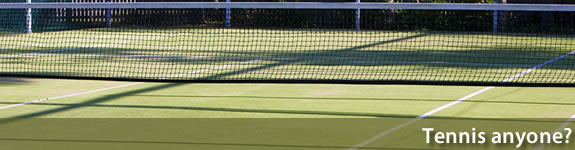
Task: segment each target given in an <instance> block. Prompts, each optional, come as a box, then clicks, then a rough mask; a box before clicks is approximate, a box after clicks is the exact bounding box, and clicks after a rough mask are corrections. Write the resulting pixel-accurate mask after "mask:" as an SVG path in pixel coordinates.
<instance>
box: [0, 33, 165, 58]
mask: <svg viewBox="0 0 575 150" xmlns="http://www.w3.org/2000/svg"><path fill="white" fill-rule="evenodd" d="M169 37H170V36H159V38H156V37H152V38H147V39H142V40H134V41H130V40H128V41H122V42H115V43H107V44H95V45H88V46H82V47H71V48H62V49H55V50H48V51H38V52H32V53H25V54H17V55H10V56H4V57H0V59H7V58H17V57H22V56H31V55H34V56H38V55H41V54H42V53H55V52H62V51H69V50H75V49H83V48H93V47H99V46H105V45H112V44H127V43H133V42H140V41H152V40H161V39H165V38H169ZM92 39H95V38H92ZM82 40H84V39H82ZM70 41H73V40H70ZM40 45H41V44H40ZM40 45H38V44H37V46H40ZM25 47H27V46H25ZM18 48H19V47H18Z"/></svg>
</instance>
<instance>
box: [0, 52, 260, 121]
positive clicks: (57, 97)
mask: <svg viewBox="0 0 575 150" xmlns="http://www.w3.org/2000/svg"><path fill="white" fill-rule="evenodd" d="M258 61H260V60H251V61H246V62H240V63H237V64H231V65H224V66H219V67H214V68H210V69H202V70H197V71H192V72H188V73H182V74H177V75H173V76H168V77H164V78H160V80H165V79H171V78H177V77H182V76H185V75H190V74H197V73H201V72H206V71H211V70H220V69H226V68H230V67H233V66H238V65H244V64H250V63H255V62H258ZM142 83H145V82H135V83H129V84H124V85H118V86H114V87H108V88H103V89H97V90H92V91H86V92H80V93H74V94H69V95H63V96H56V97H50V98H44V99H38V100H33V101H29V102H23V103H18V104H13V105H8V106H3V107H0V110H2V109H8V108H13V107H18V106H22V105H26V104H33V103H38V102H43V101H48V100H54V99H61V98H66V97H72V96H78V95H84V94H90V93H96V92H102V91H107V90H111V89H117V88H122V87H128V86H134V85H139V84H142Z"/></svg>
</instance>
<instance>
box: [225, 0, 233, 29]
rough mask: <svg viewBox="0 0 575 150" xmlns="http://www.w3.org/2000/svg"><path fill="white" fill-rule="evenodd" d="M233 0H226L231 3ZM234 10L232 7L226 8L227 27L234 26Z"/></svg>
mask: <svg viewBox="0 0 575 150" xmlns="http://www.w3.org/2000/svg"><path fill="white" fill-rule="evenodd" d="M230 2H231V0H226V3H230ZM231 13H232V10H231V9H230V8H226V27H228V28H229V27H231V26H232V22H231V20H232V16H231Z"/></svg>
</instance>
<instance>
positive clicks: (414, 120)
mask: <svg viewBox="0 0 575 150" xmlns="http://www.w3.org/2000/svg"><path fill="white" fill-rule="evenodd" d="M573 54H575V50H574V51H571V52H569V53H567V54H564V55H561V56H559V57H557V58H555V59H552V60H549V61H547V62H545V63H542V64H539V65H537V66H534V67H532V68H530V69H527V70H525V71H523V72H521V73H518V74H516V75H513V76H511V77H509V78H507V79H505V80H503V81H501V83H507V82H511V81H513V80H514V79H516V78H519V77H521V76H523V75H525V74H528V73H530V72H532V71H533V70H535V69H538V68H540V67H543V66H545V65H547V64H550V63H553V62H555V61H557V60H560V59H563V58H565V57H567V56H569V55H573ZM493 88H495V87H494V86H489V87H486V88H483V89H481V90H479V91H476V92H473V93H471V94H469V95H467V96H464V97H462V98H460V99H457V100H455V101H453V102H451V103H448V104H445V105H443V106H441V107H438V108H436V109H433V110H431V111H429V112H427V113H425V114H423V115H420V116H418V117H417V118H414V119H412V120H410V121H408V122H405V123H403V124H401V125H399V126H396V127H394V128H391V129H389V130H386V131H383V132H381V133H379V134H377V135H375V136H373V137H371V138H369V139H368V140H366V141H363V142H361V143H359V144H357V145H355V146H352V147H350V148H348V149H347V150H357V149H358V148H361V147H364V146H366V145H367V144H370V143H372V142H374V141H376V140H378V139H380V138H382V137H384V136H386V135H388V134H390V133H393V132H394V131H396V130H399V129H401V128H404V127H406V126H409V125H411V124H413V123H415V122H417V121H419V120H421V119H423V118H427V117H428V116H430V115H432V114H434V113H437V112H439V111H441V110H444V109H446V108H449V107H451V106H453V105H455V104H457V103H460V102H462V101H465V100H467V99H469V98H471V97H474V96H477V95H479V94H481V93H484V92H486V91H489V90H491V89H493Z"/></svg>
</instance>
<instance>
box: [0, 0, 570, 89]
mask: <svg viewBox="0 0 575 150" xmlns="http://www.w3.org/2000/svg"><path fill="white" fill-rule="evenodd" d="M573 18H575V5H553V4H537V5H532V4H525V5H523V4H497V5H492V4H446V3H444V4H433V3H314V2H313V3H269V2H253V3H246V2H233V3H211V2H210V3H197V2H181V3H177V2H162V3H148V2H133V3H31V4H26V3H4V4H2V5H0V76H5V77H39V78H67V79H102V80H127V81H162V82H223V83H238V82H241V83H357V84H437V85H438V84H452V85H503V86H505V85H508V86H574V85H575V56H572V55H575V54H574V53H575V28H573V26H575V19H573Z"/></svg>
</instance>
